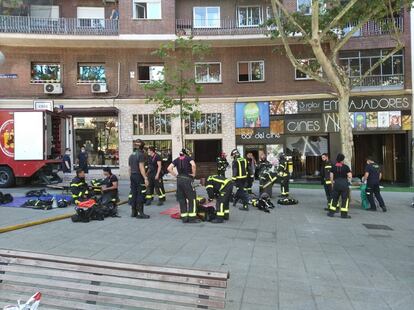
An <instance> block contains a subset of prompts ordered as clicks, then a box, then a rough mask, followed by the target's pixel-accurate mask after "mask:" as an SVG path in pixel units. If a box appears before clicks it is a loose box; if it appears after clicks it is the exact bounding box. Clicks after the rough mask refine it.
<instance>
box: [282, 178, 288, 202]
mask: <svg viewBox="0 0 414 310" xmlns="http://www.w3.org/2000/svg"><path fill="white" fill-rule="evenodd" d="M280 193H281V195H282V197H288V196H289V176H285V177H282V178H281V179H280Z"/></svg>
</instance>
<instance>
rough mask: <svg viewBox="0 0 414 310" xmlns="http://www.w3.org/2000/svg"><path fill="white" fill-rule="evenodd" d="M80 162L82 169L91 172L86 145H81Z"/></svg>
mask: <svg viewBox="0 0 414 310" xmlns="http://www.w3.org/2000/svg"><path fill="white" fill-rule="evenodd" d="M78 164H79V169H82V170H83V171H84V172H85V173H88V172H89V169H88V153H87V152H86V148H85V146H82V147H81V150H80V153H79V155H78Z"/></svg>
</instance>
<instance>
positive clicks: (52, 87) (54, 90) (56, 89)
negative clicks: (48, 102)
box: [43, 83, 63, 94]
mask: <svg viewBox="0 0 414 310" xmlns="http://www.w3.org/2000/svg"><path fill="white" fill-rule="evenodd" d="M43 91H44V93H45V94H62V93H63V88H62V84H60V83H47V84H44V85H43Z"/></svg>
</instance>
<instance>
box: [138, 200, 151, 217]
mask: <svg viewBox="0 0 414 310" xmlns="http://www.w3.org/2000/svg"><path fill="white" fill-rule="evenodd" d="M149 218H150V216H149V215H146V214H145V213H144V204H143V203H139V205H138V208H137V219H149Z"/></svg>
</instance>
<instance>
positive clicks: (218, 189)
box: [206, 175, 233, 223]
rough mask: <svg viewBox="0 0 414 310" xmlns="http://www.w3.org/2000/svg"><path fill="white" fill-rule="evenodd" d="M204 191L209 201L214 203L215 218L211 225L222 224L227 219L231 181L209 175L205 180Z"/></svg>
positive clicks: (231, 191) (219, 176)
mask: <svg viewBox="0 0 414 310" xmlns="http://www.w3.org/2000/svg"><path fill="white" fill-rule="evenodd" d="M206 190H207V194H208V199H209V201H212V200H213V199H214V198H216V199H217V201H216V218H215V219H213V220H212V221H211V222H212V223H223V222H224V220H228V219H229V215H230V210H229V204H230V198H231V194H232V193H233V181H232V180H230V179H226V177H224V176H221V175H211V176H209V177H208V178H207V182H206Z"/></svg>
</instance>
